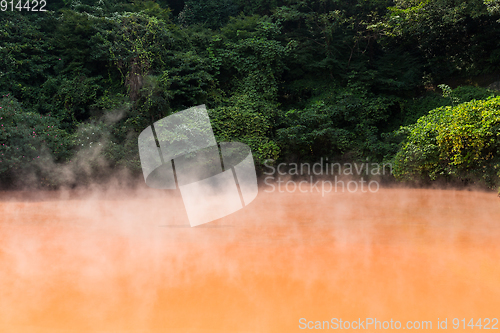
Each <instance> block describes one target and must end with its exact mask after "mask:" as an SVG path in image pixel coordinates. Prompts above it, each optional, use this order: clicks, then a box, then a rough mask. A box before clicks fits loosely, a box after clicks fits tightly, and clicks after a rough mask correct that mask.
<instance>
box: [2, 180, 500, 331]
mask: <svg viewBox="0 0 500 333" xmlns="http://www.w3.org/2000/svg"><path fill="white" fill-rule="evenodd" d="M0 216H1V218H0V221H1V222H0V331H2V332H4V331H5V332H118V331H119V332H294V331H302V330H300V329H299V319H300V318H307V320H321V321H323V320H330V319H331V318H332V317H336V318H343V319H344V320H350V319H357V318H365V317H373V318H375V317H376V318H377V319H378V320H390V319H391V318H392V319H394V320H401V321H403V320H432V321H433V322H434V326H433V327H434V328H435V329H436V328H437V325H436V320H437V318H438V317H439V318H441V319H443V318H445V317H448V318H449V319H448V325H450V321H451V318H480V317H481V318H486V317H489V318H493V317H498V316H499V314H498V311H497V310H498V309H499V308H500V286H499V283H498V281H500V266H499V265H498V262H500V251H499V250H500V243H499V242H498V238H499V236H500V224H499V222H498V221H500V219H499V217H500V200H499V199H498V198H497V197H496V196H495V195H494V194H491V193H486V192H474V191H472V192H470V191H452V190H411V189H382V190H380V191H379V192H378V193H331V194H329V195H326V196H325V197H322V196H321V194H316V193H300V192H297V193H292V194H290V193H272V194H269V193H265V192H263V191H261V194H260V195H259V196H258V197H257V199H256V200H255V201H254V202H253V203H252V204H250V205H249V206H247V207H246V208H245V209H243V210H240V211H238V212H236V213H235V214H232V215H230V216H227V217H225V218H223V219H220V220H217V221H215V222H213V223H210V224H207V225H202V226H199V227H196V228H190V227H189V222H188V220H187V216H186V213H185V211H184V208H183V204H182V200H181V198H180V196H179V195H178V194H176V193H173V194H172V193H170V192H168V191H161V190H153V189H149V188H148V189H146V188H143V187H137V188H136V189H135V190H123V189H114V190H102V189H100V190H94V191H92V190H89V191H85V192H83V191H82V192H75V191H59V192H37V193H25V192H4V193H2V197H1V201H0ZM449 327H450V326H449Z"/></svg>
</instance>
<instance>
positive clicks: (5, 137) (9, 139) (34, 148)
mask: <svg viewBox="0 0 500 333" xmlns="http://www.w3.org/2000/svg"><path fill="white" fill-rule="evenodd" d="M0 125H1V126H0V128H1V130H0V154H1V155H0V182H1V186H2V187H8V186H10V185H12V183H13V182H14V180H15V179H19V180H22V179H23V177H25V176H26V175H28V174H33V173H36V174H39V175H41V174H43V169H44V166H45V165H47V164H51V163H52V162H63V161H66V160H68V159H69V157H70V147H71V140H70V138H69V136H68V134H67V133H66V132H65V131H64V130H62V129H61V128H60V122H59V120H58V119H56V118H55V117H53V116H51V115H50V114H49V115H40V114H38V113H36V112H31V111H25V110H23V108H22V107H21V104H20V103H19V102H18V101H17V100H16V99H15V98H14V97H12V96H9V94H7V95H4V96H2V98H1V99H0ZM37 181H39V182H40V183H39V184H30V186H33V185H35V186H40V185H41V186H45V185H53V184H52V181H51V180H48V179H45V178H44V177H43V176H41V178H40V179H39V180H37Z"/></svg>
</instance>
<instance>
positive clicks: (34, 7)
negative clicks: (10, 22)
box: [0, 0, 47, 12]
mask: <svg viewBox="0 0 500 333" xmlns="http://www.w3.org/2000/svg"><path fill="white" fill-rule="evenodd" d="M45 6H47V2H46V1H45V0H40V1H38V0H24V1H23V0H10V1H8V0H1V1H0V10H1V11H2V12H5V11H14V10H18V11H20V12H21V11H26V12H46V11H47V9H45Z"/></svg>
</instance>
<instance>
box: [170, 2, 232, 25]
mask: <svg viewBox="0 0 500 333" xmlns="http://www.w3.org/2000/svg"><path fill="white" fill-rule="evenodd" d="M184 3H185V5H184V9H183V10H182V12H180V13H179V16H178V20H179V22H180V24H181V25H192V24H201V25H203V26H205V27H207V28H211V29H217V28H220V27H222V26H224V24H226V23H227V20H228V19H229V17H230V16H235V15H236V14H237V13H238V6H237V5H236V4H235V3H234V2H233V1H232V0H186V1H185V2H184Z"/></svg>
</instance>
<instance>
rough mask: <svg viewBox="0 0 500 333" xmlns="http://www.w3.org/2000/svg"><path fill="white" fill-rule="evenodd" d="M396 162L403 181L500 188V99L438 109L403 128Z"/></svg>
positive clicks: (396, 170)
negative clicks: (428, 181)
mask: <svg viewBox="0 0 500 333" xmlns="http://www.w3.org/2000/svg"><path fill="white" fill-rule="evenodd" d="M401 131H404V132H406V133H407V135H408V138H407V139H406V141H405V142H404V144H403V146H402V148H401V150H400V151H399V152H398V153H397V155H396V156H395V158H394V175H395V176H396V177H397V178H398V179H400V180H407V181H408V180H410V181H411V180H437V179H448V180H460V181H464V182H479V183H483V184H486V185H488V186H490V187H498V186H499V185H500V159H499V156H500V97H492V98H489V99H488V100H473V101H471V102H467V103H462V104H460V105H457V106H455V107H451V106H447V107H441V108H438V109H435V110H432V111H431V112H430V113H429V114H428V115H426V116H424V117H422V118H420V119H419V120H418V121H417V123H416V124H414V125H410V126H407V127H403V128H402V129H401Z"/></svg>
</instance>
